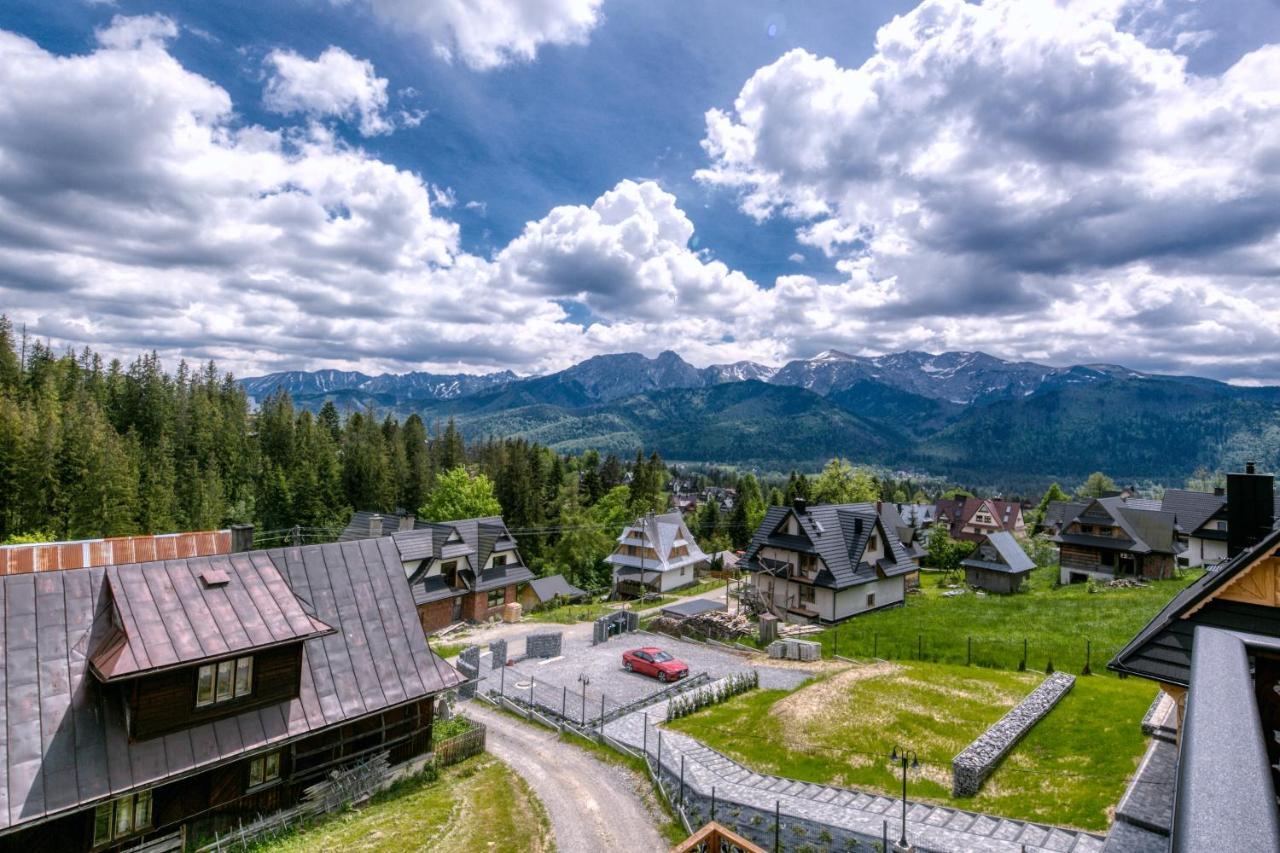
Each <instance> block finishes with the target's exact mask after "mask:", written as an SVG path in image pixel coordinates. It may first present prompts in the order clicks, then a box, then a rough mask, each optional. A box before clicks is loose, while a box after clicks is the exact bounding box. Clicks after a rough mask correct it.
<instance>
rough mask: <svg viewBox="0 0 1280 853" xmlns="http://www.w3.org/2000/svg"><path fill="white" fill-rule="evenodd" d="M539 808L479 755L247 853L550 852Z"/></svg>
mask: <svg viewBox="0 0 1280 853" xmlns="http://www.w3.org/2000/svg"><path fill="white" fill-rule="evenodd" d="M554 849H555V840H554V838H553V836H552V832H551V823H550V821H549V820H548V819H547V813H546V810H545V809H543V807H542V803H540V802H539V801H538V799H537V797H535V796H534V795H533V792H532V791H530V790H529V787H528V786H527V785H526V784H525V782H524V780H523V779H521V778H520V777H519V776H517V775H516V774H515V773H514V772H512V770H511V769H510V768H509V767H507V765H505V764H503V763H502V762H501V761H499V760H498V759H496V758H494V757H493V756H491V755H488V754H483V755H478V756H476V757H475V758H469V759H467V760H466V761H464V762H462V763H460V764H457V765H455V766H453V767H450V768H448V769H446V770H444V771H442V772H441V774H440V777H439V779H438V780H434V781H431V780H428V779H427V778H426V777H417V778H414V779H409V780H406V781H404V782H401V783H399V784H397V785H395V786H394V787H392V788H391V789H390V790H388V791H385V792H383V793H382V794H379V795H378V796H377V797H375V798H374V799H373V800H372V801H371V802H370V803H369V804H368V805H366V806H364V807H362V808H359V809H354V810H351V811H349V812H347V813H345V814H339V815H335V816H331V817H329V818H327V819H325V820H323V821H321V822H320V823H317V824H315V825H314V826H310V827H307V828H305V829H302V830H298V831H296V832H293V833H291V834H290V835H289V836H287V837H285V838H283V839H280V840H277V841H273V842H269V843H264V844H260V845H258V846H256V847H255V848H254V850H255V853H311V851H317V853H318V852H319V851H331V850H367V851H388V853H390V851H403V850H431V851H437V853H466V851H473V850H485V851H495V853H498V852H499V851H509V853H517V851H551V850H554Z"/></svg>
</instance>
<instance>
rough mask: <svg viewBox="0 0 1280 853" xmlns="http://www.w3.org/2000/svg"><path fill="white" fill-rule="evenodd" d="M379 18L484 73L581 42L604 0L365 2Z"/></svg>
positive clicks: (596, 19) (412, 0)
mask: <svg viewBox="0 0 1280 853" xmlns="http://www.w3.org/2000/svg"><path fill="white" fill-rule="evenodd" d="M366 2H368V3H369V5H370V6H371V8H372V9H373V11H374V13H375V14H376V15H378V17H380V18H382V19H383V20H385V21H387V22H388V23H390V24H392V25H394V26H395V27H397V28H405V29H408V30H410V31H412V32H414V33H416V34H417V35H419V36H421V37H423V38H425V39H426V40H427V42H428V43H429V44H430V45H431V47H432V49H433V50H434V51H435V52H436V53H437V54H438V55H440V56H442V57H445V58H446V59H450V60H452V59H458V60H461V61H462V62H465V63H466V64H467V65H469V66H471V67H472V68H476V69H479V70H486V69H491V68H497V67H498V66H501V65H506V64H508V63H511V62H520V61H526V62H527V61H529V60H532V59H533V58H534V57H535V56H537V53H538V49H539V48H540V47H542V46H543V45H548V44H549V45H569V44H583V43H585V42H586V40H587V38H588V36H589V35H590V33H591V31H592V30H593V29H595V27H596V25H597V24H599V23H600V21H601V18H602V16H601V13H600V6H601V5H602V3H603V2H604V0H430V2H422V0H366Z"/></svg>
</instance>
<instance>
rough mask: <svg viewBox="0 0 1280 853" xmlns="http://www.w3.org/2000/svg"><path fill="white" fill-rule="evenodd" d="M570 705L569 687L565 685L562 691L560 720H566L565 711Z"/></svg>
mask: <svg viewBox="0 0 1280 853" xmlns="http://www.w3.org/2000/svg"><path fill="white" fill-rule="evenodd" d="M568 704H569V685H567V684H566V685H564V687H563V688H561V690H560V719H562V720H563V719H565V710H566V709H567V707H568Z"/></svg>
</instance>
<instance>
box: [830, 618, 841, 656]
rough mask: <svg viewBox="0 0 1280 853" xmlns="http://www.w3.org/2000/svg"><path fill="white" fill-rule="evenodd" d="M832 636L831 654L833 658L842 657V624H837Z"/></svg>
mask: <svg viewBox="0 0 1280 853" xmlns="http://www.w3.org/2000/svg"><path fill="white" fill-rule="evenodd" d="M831 637H832V639H831V642H832V647H831V648H832V651H831V656H832V657H833V658H838V657H840V626H839V625H837V626H836V629H835V632H834V633H833V634H832V635H831Z"/></svg>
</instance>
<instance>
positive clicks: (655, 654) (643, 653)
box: [622, 646, 689, 681]
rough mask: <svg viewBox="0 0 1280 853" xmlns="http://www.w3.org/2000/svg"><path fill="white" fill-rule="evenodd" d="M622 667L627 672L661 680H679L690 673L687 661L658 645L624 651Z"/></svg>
mask: <svg viewBox="0 0 1280 853" xmlns="http://www.w3.org/2000/svg"><path fill="white" fill-rule="evenodd" d="M622 668H623V669H625V670H626V671H627V672H638V673H640V674H641V675H650V676H653V677H654V678H656V679H658V680H659V681H678V680H680V679H681V678H684V677H685V676H687V675H688V674H689V665H688V664H687V663H685V662H684V661H682V660H680V659H679V658H673V657H672V656H671V655H670V654H668V653H667V652H664V651H663V650H662V649H660V648H658V647H656V646H645V647H644V648H643V649H632V650H631V651H629V652H623V653H622Z"/></svg>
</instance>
